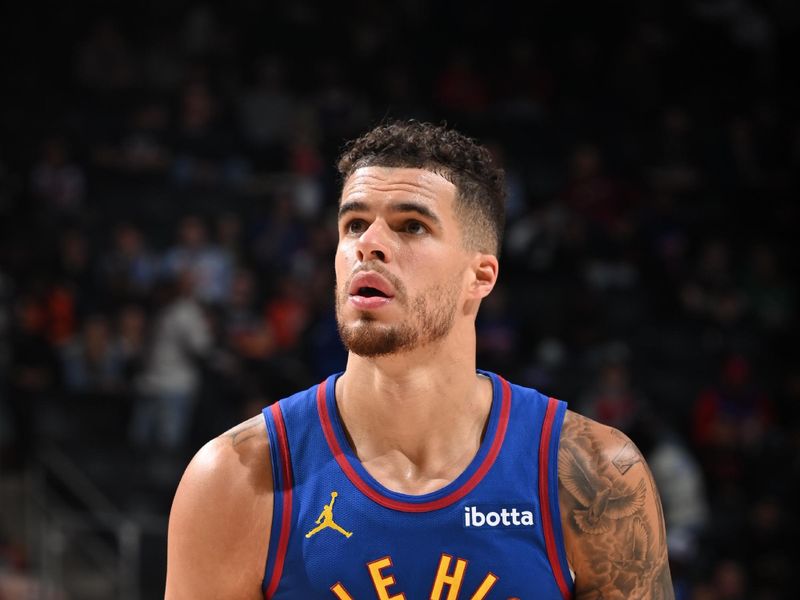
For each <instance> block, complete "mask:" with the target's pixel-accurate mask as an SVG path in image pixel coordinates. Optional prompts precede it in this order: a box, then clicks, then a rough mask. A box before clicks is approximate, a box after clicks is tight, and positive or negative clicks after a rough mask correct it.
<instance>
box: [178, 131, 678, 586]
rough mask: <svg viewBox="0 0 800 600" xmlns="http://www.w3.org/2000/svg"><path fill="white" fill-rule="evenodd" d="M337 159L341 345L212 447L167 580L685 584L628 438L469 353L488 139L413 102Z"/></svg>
mask: <svg viewBox="0 0 800 600" xmlns="http://www.w3.org/2000/svg"><path fill="white" fill-rule="evenodd" d="M338 166H339V170H340V172H341V174H342V176H343V187H342V191H341V198H340V200H339V213H338V214H339V218H338V228H339V245H338V249H337V252H336V258H335V267H336V291H335V294H336V312H337V318H338V323H339V330H340V334H341V337H342V340H343V341H344V344H345V345H346V347H347V348H348V350H349V357H348V362H347V367H346V369H345V371H344V372H343V373H340V374H334V375H331V376H330V377H329V378H328V379H327V380H326V381H324V382H322V383H321V384H319V385H318V386H314V387H313V388H311V389H309V390H306V391H304V392H300V393H298V394H296V395H294V396H292V397H290V398H286V399H284V400H282V401H280V402H279V403H276V404H274V405H272V406H270V407H268V408H266V409H264V411H263V415H258V416H256V417H253V418H252V419H250V420H248V421H245V422H244V423H242V424H240V425H239V426H237V427H235V428H233V429H232V430H230V431H228V432H227V433H225V434H223V435H221V436H220V437H218V438H216V439H214V440H212V441H211V442H209V443H208V444H207V445H206V446H204V447H203V448H202V449H201V450H200V451H199V452H198V453H197V455H196V456H195V457H194V459H193V460H192V462H191V463H190V465H189V466H188V468H187V470H186V473H185V474H184V476H183V479H182V481H181V483H180V485H179V487H178V490H177V493H176V496H175V500H174V504H173V507H172V514H171V517H170V525H169V544H168V546H169V549H168V568H167V587H166V598H167V599H168V600H184V599H191V600H200V599H205V598H208V599H212V598H213V599H237V600H245V599H256V598H301V599H313V598H331V599H335V598H338V599H340V600H342V599H353V600H367V599H373V598H378V599H382V600H403V599H407V600H420V599H427V598H431V599H434V600H440V599H445V598H446V599H448V600H456V599H472V600H480V599H483V598H486V599H494V598H498V599H509V598H538V599H561V598H587V599H588V598H591V599H600V598H604V599H606V600H607V599H612V598H613V599H623V598H625V599H631V598H648V599H650V598H655V599H662V598H673V597H674V594H673V591H672V584H671V581H670V573H669V567H668V562H667V550H666V543H665V535H664V521H663V516H662V512H661V504H660V500H659V497H658V492H657V491H656V487H655V485H654V483H653V479H652V477H651V475H650V472H649V469H648V467H647V466H646V464H645V462H644V460H643V458H642V455H641V454H640V453H639V451H638V450H637V448H636V447H635V446H634V445H633V443H631V441H630V440H629V439H627V438H626V437H625V436H624V435H623V434H621V433H620V432H618V431H616V430H614V429H611V428H609V427H606V426H603V425H601V424H598V423H596V422H593V421H591V420H589V419H586V418H584V417H582V416H580V415H578V414H576V413H574V412H571V411H567V410H566V405H565V404H564V403H563V402H561V401H559V400H555V399H553V398H548V397H546V396H543V395H542V394H540V393H538V392H537V391H535V390H532V389H527V388H523V387H520V386H517V385H514V384H511V383H509V382H507V381H506V380H505V379H503V378H502V377H501V376H499V375H497V374H494V373H489V372H484V371H480V370H476V364H475V355H476V350H475V337H476V336H475V318H476V315H477V312H478V308H479V305H480V303H481V300H482V299H483V298H484V297H486V296H487V295H488V294H489V293H490V292H491V291H492V288H493V287H494V285H495V282H496V281H497V277H498V258H497V256H498V250H499V248H500V235H501V230H502V227H503V214H504V211H503V181H502V173H501V172H500V171H498V170H497V169H495V167H493V166H492V163H491V160H490V157H489V153H488V152H487V151H486V149H484V148H483V147H481V146H479V145H477V144H476V143H474V142H473V141H472V140H470V139H468V138H466V137H464V136H462V135H461V134H459V133H457V132H455V131H453V130H449V129H446V128H442V127H438V126H433V125H429V124H424V123H418V122H398V123H391V124H388V125H383V126H380V127H377V128H376V129H374V130H372V131H370V132H368V133H367V134H365V135H364V136H363V137H361V138H359V139H358V140H356V141H355V142H354V143H352V144H351V145H350V146H349V147H348V149H347V150H346V151H345V153H344V155H343V156H342V158H341V159H340V161H339V165H338ZM531 285H535V282H532V283H531Z"/></svg>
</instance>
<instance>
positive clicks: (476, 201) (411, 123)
mask: <svg viewBox="0 0 800 600" xmlns="http://www.w3.org/2000/svg"><path fill="white" fill-rule="evenodd" d="M337 167H338V169H339V173H340V174H341V175H342V181H343V182H344V181H346V180H347V178H348V177H350V175H352V173H353V172H354V171H355V170H356V169H360V168H362V167H401V168H403V167H408V168H419V169H426V170H429V171H432V172H434V173H437V174H439V175H441V176H442V177H444V178H445V179H447V180H448V181H449V182H451V183H452V184H453V185H455V187H456V206H455V210H456V215H457V216H458V218H459V221H460V222H461V224H462V226H463V233H464V240H465V243H466V245H467V247H469V248H470V249H475V250H478V251H480V252H486V253H490V254H495V255H499V253H500V248H501V246H502V239H503V228H504V226H505V184H504V175H503V170H502V169H500V168H498V167H497V166H496V165H495V164H494V162H493V160H492V156H491V154H490V152H489V150H487V149H486V148H485V147H484V146H481V145H480V144H478V143H477V142H476V141H475V140H473V139H471V138H468V137H466V136H465V135H463V134H461V133H459V132H458V131H455V130H453V129H449V128H447V126H445V125H435V124H432V123H426V122H423V121H416V120H408V121H393V122H389V123H384V124H381V125H379V126H377V127H375V128H374V129H372V130H370V131H368V132H367V133H365V134H364V135H362V136H361V137H359V138H358V139H355V140H353V141H351V142H349V143H348V144H347V146H345V149H344V152H343V153H342V155H341V157H340V158H339V161H338V163H337Z"/></svg>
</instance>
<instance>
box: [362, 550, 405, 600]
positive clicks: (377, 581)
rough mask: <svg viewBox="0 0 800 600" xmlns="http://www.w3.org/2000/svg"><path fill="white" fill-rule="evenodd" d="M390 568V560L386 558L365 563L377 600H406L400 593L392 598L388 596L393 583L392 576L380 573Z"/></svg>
mask: <svg viewBox="0 0 800 600" xmlns="http://www.w3.org/2000/svg"><path fill="white" fill-rule="evenodd" d="M391 566H392V559H391V558H389V557H388V556H384V557H383V558H379V559H378V560H373V561H372V562H370V563H367V569H369V576H370V577H372V584H373V585H374V586H375V591H376V592H377V594H378V598H379V600H406V597H405V596H404V595H403V594H402V593H400V594H395V595H394V596H390V595H389V588H390V587H391V586H393V585H394V583H395V580H394V575H384V574H383V573H381V571H382V570H383V569H386V568H388V567H391Z"/></svg>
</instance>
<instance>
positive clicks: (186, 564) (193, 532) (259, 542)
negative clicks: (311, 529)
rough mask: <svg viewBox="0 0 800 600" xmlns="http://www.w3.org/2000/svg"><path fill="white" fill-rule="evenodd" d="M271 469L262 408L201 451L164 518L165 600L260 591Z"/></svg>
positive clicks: (255, 596) (222, 597) (268, 522)
mask: <svg viewBox="0 0 800 600" xmlns="http://www.w3.org/2000/svg"><path fill="white" fill-rule="evenodd" d="M271 522H272V469H271V466H270V461H269V443H268V438H267V433H266V427H265V425H264V419H263V417H262V416H261V415H258V416H256V417H253V418H252V419H249V420H247V421H245V422H244V423H241V424H240V425H237V426H236V427H234V428H233V429H231V430H229V431H228V432H226V433H224V434H222V435H221V436H219V437H218V438H215V439H213V440H211V441H210V442H208V443H207V444H206V445H205V446H203V448H201V449H200V451H198V453H197V454H196V455H195V457H194V458H193V459H192V462H191V463H190V464H189V466H188V467H187V468H186V472H185V473H184V475H183V478H182V479H181V482H180V484H179V486H178V490H177V492H176V493H175V500H174V501H173V503H172V511H171V513H170V519H169V536H168V543H167V586H166V594H165V599H166V600H184V599H192V600H203V599H205V598H207V599H212V598H213V599H215V600H226V599H228V598H230V599H234V598H235V599H244V600H246V599H248V598H252V599H253V600H256V599H258V598H263V594H262V593H261V582H262V579H263V577H264V566H265V564H266V555H267V547H268V542H269V534H270V525H271Z"/></svg>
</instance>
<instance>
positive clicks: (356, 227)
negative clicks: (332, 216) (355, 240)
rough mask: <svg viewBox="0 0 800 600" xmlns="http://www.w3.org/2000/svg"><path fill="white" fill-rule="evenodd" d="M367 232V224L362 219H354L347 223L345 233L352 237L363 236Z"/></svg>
mask: <svg viewBox="0 0 800 600" xmlns="http://www.w3.org/2000/svg"><path fill="white" fill-rule="evenodd" d="M366 230H367V223H366V221H364V220H362V219H352V220H350V221H348V222H347V223H345V226H344V231H345V233H347V234H350V235H361V234H362V233H364V232H365V231H366Z"/></svg>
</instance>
